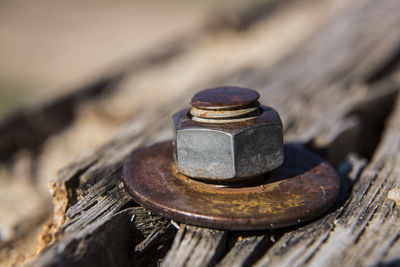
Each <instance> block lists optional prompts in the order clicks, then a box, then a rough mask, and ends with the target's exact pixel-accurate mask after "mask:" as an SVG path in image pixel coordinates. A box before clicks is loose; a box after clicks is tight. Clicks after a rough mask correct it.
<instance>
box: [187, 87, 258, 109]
mask: <svg viewBox="0 0 400 267" xmlns="http://www.w3.org/2000/svg"><path fill="white" fill-rule="evenodd" d="M259 97H260V95H259V94H258V93H257V91H255V90H253V89H249V88H241V87H235V86H224V87H217V88H210V89H206V90H202V91H200V92H198V93H197V94H195V95H194V96H193V98H192V101H191V102H190V104H191V105H192V106H193V107H195V108H200V109H216V110H219V109H235V108H240V107H244V106H257V105H258V102H257V99H258V98H259Z"/></svg>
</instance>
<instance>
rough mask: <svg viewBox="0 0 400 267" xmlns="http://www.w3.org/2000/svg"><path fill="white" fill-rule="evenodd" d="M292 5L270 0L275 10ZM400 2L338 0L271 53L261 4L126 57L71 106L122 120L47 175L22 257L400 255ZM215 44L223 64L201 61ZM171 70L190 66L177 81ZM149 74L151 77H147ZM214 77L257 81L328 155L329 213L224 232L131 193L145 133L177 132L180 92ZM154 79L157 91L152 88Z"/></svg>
mask: <svg viewBox="0 0 400 267" xmlns="http://www.w3.org/2000/svg"><path fill="white" fill-rule="evenodd" d="M303 3H304V6H307V5H306V4H305V3H307V4H308V5H310V2H308V1H303ZM256 7H258V5H256ZM294 7H296V5H294V4H293V3H287V4H282V5H278V7H277V6H274V12H275V14H282V13H283V12H290V10H292V9H294ZM399 9H400V2H399V1H396V0H382V1H379V2H378V1H374V0H363V1H357V2H351V3H346V4H343V6H342V8H337V9H335V11H334V12H333V11H332V12H331V13H329V12H327V13H325V14H328V13H329V16H326V18H325V20H323V23H322V20H319V21H320V24H319V26H320V27H319V28H318V29H314V30H315V31H314V33H313V34H310V36H309V38H305V39H304V40H302V41H301V42H300V41H299V43H298V45H296V46H294V47H290V49H288V50H285V52H282V51H281V54H280V56H279V57H278V56H277V58H276V59H275V60H271V59H270V58H269V57H268V56H266V55H268V53H270V51H271V49H272V48H271V47H270V46H268V45H269V42H268V41H269V40H270V39H268V38H267V34H265V33H264V32H265V27H270V26H269V25H275V26H276V25H277V24H276V21H280V22H281V23H283V21H281V20H279V19H277V18H276V17H274V15H273V14H274V13H272V15H271V14H268V13H263V15H260V16H259V17H258V20H257V21H253V22H252V23H250V24H249V25H247V24H246V27H244V28H241V27H239V28H240V30H238V29H236V28H235V27H234V29H236V30H232V29H229V30H226V28H219V27H216V28H213V30H209V29H208V30H205V31H204V32H202V33H201V34H199V35H195V37H193V36H194V35H190V38H189V37H188V38H187V39H185V40H184V41H181V42H180V43H179V45H178V46H173V45H172V46H170V47H169V48H168V49H166V52H165V51H164V52H165V53H163V55H164V56H160V57H155V58H156V59H155V60H153V59H152V58H153V57H154V56H151V57H148V58H147V59H143V61H140V62H139V63H140V64H139V63H137V64H133V63H132V64H127V65H124V66H122V67H121V76H118V75H117V76H115V77H119V78H118V79H120V80H118V82H116V83H112V84H111V85H109V87H107V88H108V89H107V90H109V91H108V93H107V94H106V95H103V94H98V95H96V99H93V100H87V102H85V103H83V102H82V103H83V104H80V106H79V109H78V108H77V107H76V106H75V107H73V108H71V110H72V111H73V110H83V109H85V108H88V107H90V110H95V111H96V112H98V114H102V116H104V117H107V118H109V120H113V119H115V120H120V121H126V120H127V119H128V118H129V119H130V123H128V124H127V125H125V126H124V127H123V128H122V129H121V130H120V132H119V133H118V134H117V135H116V136H115V137H114V138H113V139H112V140H111V141H110V142H109V143H107V144H105V145H104V146H102V147H101V148H99V149H97V150H96V151H95V152H93V153H90V154H87V155H86V156H84V157H81V158H79V159H78V160H76V161H75V163H74V164H72V165H69V166H67V167H66V168H64V169H63V170H61V171H60V172H59V173H58V176H57V179H56V180H55V181H54V182H53V183H52V194H53V202H54V208H55V209H54V218H53V222H52V223H51V225H50V226H49V229H48V230H47V232H45V235H47V237H48V238H47V242H46V243H45V244H44V245H43V247H44V248H43V251H42V252H41V253H40V254H39V255H38V256H37V257H35V258H34V260H33V262H31V265H33V266H51V265H73V264H74V265H78V266H92V265H93V266H110V265H111V266H113V265H118V266H125V265H126V266H128V265H135V266H149V265H152V266H155V265H157V264H161V265H163V266H213V265H219V266H228V265H229V266H231V265H233V266H249V265H253V264H254V265H255V266H265V265H271V266H291V265H294V266H339V265H342V266H347V265H349V266H353V265H354V266H367V265H368V266H371V265H384V264H398V263H399V256H398V255H399V247H400V242H399V238H398V237H399V235H400V226H399V223H398V219H399V211H398V207H397V206H396V204H395V203H394V202H393V201H391V200H388V199H387V197H386V196H387V192H388V190H389V189H391V188H395V187H399V186H400V185H399V170H398V165H399V164H398V159H399V155H400V151H399V147H400V145H399V144H398V143H399V136H398V131H399V129H398V128H399V125H400V106H399V102H400V101H398V100H397V98H398V88H399V81H400V79H398V77H399V73H400V71H399V62H400V57H399V51H400V34H399V32H398V29H399V28H400V17H399V16H398V14H397V12H395V11H396V10H399ZM310 10H313V11H315V10H319V9H318V8H317V7H313V8H310ZM246 12H248V11H246ZM279 12H282V13H279ZM307 12H311V11H307ZM311 13H312V12H311ZM310 31H311V30H310ZM227 36H228V37H227ZM256 36H257V37H256ZM260 36H263V37H262V38H261V37H260ZM210 40H214V41H210ZM233 43H234V44H235V45H234V46H233V45H232V44H233ZM255 43H257V44H258V45H257V46H256V45H254V44H255ZM231 46H232V53H229V54H228V55H227V54H226V47H231ZM264 46H265V47H264ZM249 47H251V48H253V49H254V51H256V52H254V53H253V54H252V52H251V51H250V50H249ZM220 48H224V49H220ZM210 51H212V52H213V53H214V54H213V55H214V56H215V58H218V60H221V63H220V64H221V65H220V64H216V63H215V62H217V60H216V61H214V62H212V61H210V62H207V63H204V64H198V63H199V59H200V58H204V57H208V56H209V53H210ZM264 59H265V60H264ZM143 62H147V63H146V64H147V65H145V64H144V63H143ZM224 62H225V64H226V65H227V66H226V68H222V67H221V66H223V64H222V63H224ZM228 63H232V64H231V65H229V64H228ZM142 65H143V66H144V65H145V67H143V68H141V67H140V68H139V67H138V66H142ZM228 65H229V66H228ZM134 66H136V67H134ZM188 66H189V67H188ZM178 74H179V75H178ZM176 76H180V77H185V79H178V80H179V84H178V82H177V81H176V80H175V79H177V78H176ZM171 77H172V78H171ZM148 81H152V83H151V84H152V86H150V87H146V86H145V85H146V84H148V83H149V82H148ZM146 82H147V83H146ZM216 84H233V85H239V86H246V87H250V88H255V89H257V90H259V92H260V94H261V102H263V103H265V104H268V105H271V106H273V107H274V108H276V109H277V110H278V111H279V113H280V114H281V117H282V119H283V122H284V127H285V140H286V142H288V143H289V142H291V143H298V144H301V145H303V146H305V147H307V148H308V149H311V150H313V151H314V152H316V153H318V154H320V155H322V156H323V157H325V158H326V159H327V160H328V161H330V162H331V163H332V164H333V165H334V166H335V167H336V168H337V171H338V173H339V174H340V176H341V181H342V185H343V186H342V188H341V194H340V197H339V199H338V200H337V203H336V205H335V207H333V208H332V209H331V210H330V211H329V212H328V213H327V214H326V215H325V216H322V217H321V218H319V219H317V220H315V221H313V222H311V223H309V224H304V225H300V226H296V227H291V228H285V229H279V230H276V231H273V232H271V231H268V232H267V231H262V232H250V233H249V232H246V233H245V232H227V231H219V230H214V229H206V228H199V227H193V226H187V225H179V223H176V222H170V221H168V220H166V219H164V218H162V217H160V216H157V215H154V214H151V213H150V212H148V211H146V210H144V209H143V208H141V207H139V206H138V205H137V204H136V203H134V202H133V201H132V200H131V198H130V196H129V195H128V194H127V192H126V190H125V189H124V187H123V186H122V183H121V166H122V164H123V162H124V160H125V159H126V158H127V157H128V156H129V155H130V154H131V153H132V152H133V151H135V150H136V149H138V148H140V147H142V146H145V145H148V144H151V143H153V142H156V141H159V140H162V139H166V138H172V130H171V128H170V115H171V114H172V113H173V112H175V111H177V110H178V109H179V108H181V107H184V106H186V105H188V101H189V99H190V97H191V95H192V94H193V93H194V92H195V91H197V90H198V89H200V88H203V87H208V85H216ZM158 86H159V87H160V88H161V87H162V88H164V89H165V91H161V90H160V91H158V92H157V93H155V89H154V88H157V87H158ZM149 88H153V90H149ZM156 95H157V96H156ZM139 96H140V97H139ZM155 97H156V98H155ZM137 98H139V99H137ZM126 99H130V101H128V102H126V101H127V100H126ZM154 99H156V100H154ZM131 102H132V103H131ZM121 103H122V104H121ZM149 103H150V104H149ZM100 111H101V112H100ZM79 114H81V113H79V112H78V111H77V117H79ZM96 114H97V113H96ZM389 116H390V120H387V118H388V117H389ZM74 122H75V120H74V119H72V120H71V121H70V123H72V124H74ZM46 136H47V135H46ZM46 136H44V137H43V140H46V138H47V137H46ZM10 149H11V148H10ZM50 155H51V154H50ZM174 225H175V226H176V227H178V228H179V230H178V231H177V232H176V231H175V226H174Z"/></svg>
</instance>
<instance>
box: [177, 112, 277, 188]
mask: <svg viewBox="0 0 400 267" xmlns="http://www.w3.org/2000/svg"><path fill="white" fill-rule="evenodd" d="M260 110H261V114H260V115H259V116H258V117H257V118H254V119H251V120H247V121H242V122H235V123H221V124H210V123H202V122H198V121H194V120H192V119H191V118H190V116H191V115H190V109H184V110H181V111H179V112H178V113H176V114H175V115H174V116H173V119H174V124H175V130H176V131H175V132H176V139H175V147H176V162H177V169H178V172H180V173H182V174H184V175H187V176H190V177H193V178H198V179H203V180H209V181H214V182H229V181H237V180H244V179H246V178H250V177H255V176H259V175H261V174H264V173H266V172H268V171H270V170H273V169H275V168H277V167H279V166H280V165H281V164H282V163H283V154H284V151H283V130H282V122H281V119H280V117H279V114H278V113H277V112H276V111H275V110H274V109H272V108H270V107H266V106H260Z"/></svg>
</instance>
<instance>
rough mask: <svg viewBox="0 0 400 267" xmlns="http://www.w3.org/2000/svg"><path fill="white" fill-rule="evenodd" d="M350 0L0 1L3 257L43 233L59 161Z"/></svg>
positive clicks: (295, 39)
mask: <svg viewBox="0 0 400 267" xmlns="http://www.w3.org/2000/svg"><path fill="white" fill-rule="evenodd" d="M246 2H247V3H246ZM349 2H351V1H346V0H325V1H317V0H281V1H277V0H257V1H239V0H234V1H222V0H220V1H212V0H206V1H194V0H190V1H188V0H186V1H183V0H170V1H168V2H167V1H161V0H154V1H137V0H136V1H127V0H115V1H105V0H98V1H88V0H84V1H66V0H58V1H54V0H53V1H50V0H36V1H14V0H8V1H7V0H6V1H5V0H2V1H0V38H1V41H0V118H1V121H0V159H1V161H0V213H1V214H2V215H1V216H0V262H1V264H0V265H2V266H10V265H12V264H17V265H18V264H20V263H23V262H25V261H26V260H29V259H30V258H32V257H34V256H35V255H36V254H37V253H38V252H39V251H40V250H41V249H42V248H43V247H45V246H46V245H47V244H48V243H49V242H50V241H49V240H47V239H46V238H48V237H46V235H43V234H42V233H43V231H45V230H46V227H48V223H49V221H50V220H51V215H52V210H53V207H52V203H51V190H49V181H51V180H52V179H54V178H55V177H56V175H57V171H58V170H60V169H61V168H62V167H64V166H66V165H68V164H70V163H71V162H74V161H77V160H79V159H80V158H81V157H84V156H85V155H86V154H88V153H90V152H92V151H93V150H94V149H96V148H98V147H100V146H101V145H103V144H105V143H106V142H107V141H109V140H111V138H112V137H113V136H115V135H116V134H117V133H118V132H119V130H120V129H121V127H123V126H124V125H126V124H127V123H128V122H130V121H131V120H132V119H133V118H137V117H138V116H142V117H146V115H147V114H152V112H153V110H154V108H153V107H154V106H158V107H163V106H168V105H169V106H170V105H174V106H176V107H174V109H178V108H180V107H184V106H187V105H188V102H187V101H188V99H190V95H191V94H192V93H193V92H195V91H196V90H199V89H202V88H206V87H208V86H215V85H216V84H218V83H219V82H220V81H224V77H226V76H228V75H230V74H231V73H234V72H235V71H239V70H240V71H241V72H242V73H245V74H246V71H245V70H247V69H251V68H253V69H257V68H259V69H260V68H264V69H265V68H267V67H268V66H272V65H273V64H274V63H276V62H278V61H280V60H282V59H284V58H285V57H287V56H288V55H290V53H291V52H292V51H293V50H295V49H296V48H297V47H299V46H300V45H301V44H302V43H304V42H305V41H307V40H309V39H310V38H311V36H313V34H314V33H315V32H317V31H318V30H319V29H321V27H323V25H324V24H325V23H326V22H327V21H329V19H330V18H332V17H333V16H335V15H336V14H338V13H339V12H341V11H342V10H345V8H346V6H347V5H349ZM341 27H342V28H346V25H342V26H341ZM246 75H247V74H246ZM235 85H238V86H248V84H245V83H244V84H240V79H239V78H238V79H237V82H236V83H235ZM262 101H268V96H266V95H263V99H262ZM157 112H160V109H158V110H157ZM283 116H285V115H284V114H283ZM135 127H138V129H140V127H141V125H139V124H136V125H135ZM171 136H172V130H171V129H169V130H166V131H165V134H162V135H161V137H163V138H170V137H171Z"/></svg>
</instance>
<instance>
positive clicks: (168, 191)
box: [123, 141, 339, 230]
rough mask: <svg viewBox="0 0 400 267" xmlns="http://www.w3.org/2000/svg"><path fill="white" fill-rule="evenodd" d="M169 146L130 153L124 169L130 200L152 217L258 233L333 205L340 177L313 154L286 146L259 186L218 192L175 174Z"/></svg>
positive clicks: (300, 220)
mask: <svg viewBox="0 0 400 267" xmlns="http://www.w3.org/2000/svg"><path fill="white" fill-rule="evenodd" d="M173 151H174V147H173V143H172V141H166V142H163V143H158V144H155V145H153V146H150V147H147V148H144V149H142V150H139V151H137V152H135V153H134V154H133V155H132V156H131V157H130V158H129V159H128V160H127V161H126V163H125V165H124V168H123V179H124V184H125V186H126V188H127V189H128V191H129V192H130V194H131V195H132V196H133V198H134V199H135V200H136V201H137V202H138V203H140V204H141V205H143V206H144V207H145V208H148V209H150V210H151V211H153V212H155V213H159V214H161V215H163V216H165V217H167V218H170V219H173V220H176V221H179V222H184V223H188V224H193V225H198V226H205V227H211V228H219V229H228V230H261V229H272V228H279V227H285V226H290V225H294V224H298V223H302V222H305V221H309V220H311V219H313V218H315V217H317V216H319V215H321V214H322V213H324V212H326V211H327V210H328V209H329V207H331V206H332V205H333V203H334V202H335V199H336V196H337V194H338V190H339V177H338V176H337V174H336V172H335V171H334V170H333V169H332V167H330V165H329V164H328V163H327V162H325V161H323V160H322V159H321V158H319V157H318V156H316V155H315V154H313V153H311V152H308V151H305V150H303V149H301V148H298V147H296V146H286V148H285V158H286V161H285V163H284V164H283V165H282V166H281V167H280V168H278V169H276V170H274V171H273V172H271V173H270V174H269V175H268V177H265V179H264V181H263V182H260V181H259V182H258V183H257V184H254V185H247V186H245V187H219V186H217V185H211V184H206V183H202V182H199V181H195V180H192V179H190V178H188V177H186V176H183V175H181V174H177V173H176V171H175V170H176V168H175V161H174V158H173Z"/></svg>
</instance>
